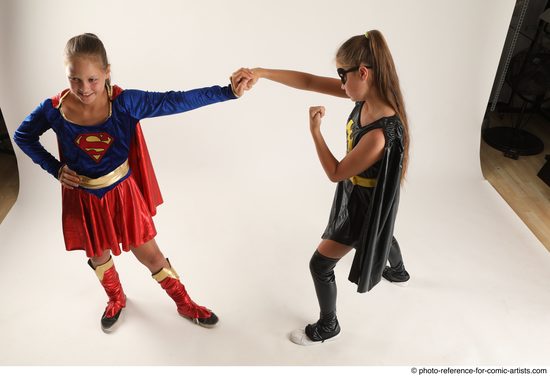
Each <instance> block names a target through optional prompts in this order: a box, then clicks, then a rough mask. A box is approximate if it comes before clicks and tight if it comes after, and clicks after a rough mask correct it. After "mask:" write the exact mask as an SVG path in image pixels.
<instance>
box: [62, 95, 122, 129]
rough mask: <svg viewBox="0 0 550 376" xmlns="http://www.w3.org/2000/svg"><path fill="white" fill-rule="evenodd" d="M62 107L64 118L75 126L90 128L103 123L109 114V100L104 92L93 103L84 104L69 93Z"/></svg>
mask: <svg viewBox="0 0 550 376" xmlns="http://www.w3.org/2000/svg"><path fill="white" fill-rule="evenodd" d="M64 102H65V103H63V106H62V112H63V115H64V116H65V118H66V119H67V120H69V121H71V122H73V123H75V124H78V125H83V126H90V125H98V124H101V123H103V122H104V121H105V120H106V119H107V118H109V116H110V114H111V107H110V100H109V96H108V94H107V91H106V90H105V91H104V92H103V93H102V94H101V95H99V96H98V97H97V98H96V100H95V101H93V102H92V103H90V104H85V103H82V102H81V101H80V99H78V98H77V97H76V96H75V95H74V94H72V93H70V94H69V95H68V96H67V98H66V100H65V101H64Z"/></svg>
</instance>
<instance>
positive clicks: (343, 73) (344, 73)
mask: <svg viewBox="0 0 550 376" xmlns="http://www.w3.org/2000/svg"><path fill="white" fill-rule="evenodd" d="M365 67H367V68H370V67H369V66H367V65H365ZM359 68H360V67H353V68H349V69H344V68H338V69H336V72H338V77H340V81H342V85H345V84H346V82H347V81H348V73H349V72H355V71H358V70H359Z"/></svg>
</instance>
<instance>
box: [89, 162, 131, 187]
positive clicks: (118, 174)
mask: <svg viewBox="0 0 550 376" xmlns="http://www.w3.org/2000/svg"><path fill="white" fill-rule="evenodd" d="M129 170H130V165H129V164H128V160H125V161H124V163H123V164H121V165H120V166H118V167H117V168H115V169H114V170H113V171H111V172H109V173H108V174H106V175H103V176H100V177H99V178H95V179H92V178H89V177H87V176H84V175H78V177H79V178H80V186H81V187H83V188H88V189H100V188H105V187H108V186H110V185H112V184H114V183H116V182H117V181H119V180H120V179H122V178H123V177H125V176H126V174H127V173H128V171H129Z"/></svg>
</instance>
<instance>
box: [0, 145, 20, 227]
mask: <svg viewBox="0 0 550 376" xmlns="http://www.w3.org/2000/svg"><path fill="white" fill-rule="evenodd" d="M17 192H19V174H18V172H17V161H16V159H15V156H14V155H10V154H4V153H0V223H2V221H3V220H4V218H5V217H6V215H7V214H8V212H9V211H10V209H11V207H12V206H13V204H14V203H15V200H16V199H17Z"/></svg>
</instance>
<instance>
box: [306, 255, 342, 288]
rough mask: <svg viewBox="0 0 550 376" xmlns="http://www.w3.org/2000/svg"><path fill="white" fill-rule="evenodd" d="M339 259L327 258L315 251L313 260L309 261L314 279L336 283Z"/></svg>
mask: <svg viewBox="0 0 550 376" xmlns="http://www.w3.org/2000/svg"><path fill="white" fill-rule="evenodd" d="M338 261H339V260H338V259H333V258H330V257H326V256H324V255H322V254H321V253H319V251H315V253H313V256H312V257H311V260H309V270H310V272H311V275H312V276H313V278H314V279H315V280H317V281H320V282H326V283H330V282H334V267H335V266H336V263H338Z"/></svg>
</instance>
